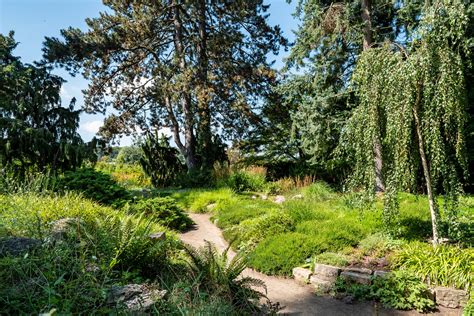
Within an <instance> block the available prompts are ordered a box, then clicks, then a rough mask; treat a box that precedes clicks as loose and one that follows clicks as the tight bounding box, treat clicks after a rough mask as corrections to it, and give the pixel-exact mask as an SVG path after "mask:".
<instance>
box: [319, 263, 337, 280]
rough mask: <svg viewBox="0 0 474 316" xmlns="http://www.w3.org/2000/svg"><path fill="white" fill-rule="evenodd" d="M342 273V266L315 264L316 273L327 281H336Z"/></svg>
mask: <svg viewBox="0 0 474 316" xmlns="http://www.w3.org/2000/svg"><path fill="white" fill-rule="evenodd" d="M340 273H341V268H338V267H335V266H330V265H327V264H319V263H318V264H316V265H315V266H314V274H315V275H316V276H318V278H320V279H323V280H326V281H335V280H336V278H337V277H338V276H339V274H340Z"/></svg>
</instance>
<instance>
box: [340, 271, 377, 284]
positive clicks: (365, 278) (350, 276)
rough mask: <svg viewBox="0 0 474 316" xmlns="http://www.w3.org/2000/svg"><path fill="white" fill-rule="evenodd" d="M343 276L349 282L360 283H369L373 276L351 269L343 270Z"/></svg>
mask: <svg viewBox="0 0 474 316" xmlns="http://www.w3.org/2000/svg"><path fill="white" fill-rule="evenodd" d="M341 277H342V278H343V279H344V280H346V281H349V282H354V283H359V284H366V285H369V284H370V283H371V281H372V280H371V279H372V276H371V275H370V274H366V273H357V272H350V271H343V272H341Z"/></svg>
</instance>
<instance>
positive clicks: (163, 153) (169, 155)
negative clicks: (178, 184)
mask: <svg viewBox="0 0 474 316" xmlns="http://www.w3.org/2000/svg"><path fill="white" fill-rule="evenodd" d="M141 150H142V157H141V158H140V160H139V161H140V165H141V166H142V168H143V170H144V171H145V173H146V174H147V175H148V176H149V177H150V178H151V183H152V184H153V185H154V186H155V187H157V188H159V187H165V186H170V185H173V184H175V180H176V179H177V177H178V175H179V174H180V173H182V172H183V171H184V169H185V168H184V166H183V163H182V162H181V161H180V159H179V156H178V154H179V153H178V150H176V148H174V147H171V146H170V144H169V140H168V138H166V136H164V135H162V137H158V136H157V135H152V134H149V135H147V136H146V137H145V139H144V141H143V143H142V144H141Z"/></svg>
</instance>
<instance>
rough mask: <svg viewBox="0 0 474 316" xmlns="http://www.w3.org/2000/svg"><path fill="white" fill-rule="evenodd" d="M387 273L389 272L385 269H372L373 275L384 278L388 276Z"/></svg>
mask: <svg viewBox="0 0 474 316" xmlns="http://www.w3.org/2000/svg"><path fill="white" fill-rule="evenodd" d="M389 273H390V272H387V271H380V270H376V271H374V277H376V278H382V279H385V278H387V277H388V275H389Z"/></svg>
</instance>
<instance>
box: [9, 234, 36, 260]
mask: <svg viewBox="0 0 474 316" xmlns="http://www.w3.org/2000/svg"><path fill="white" fill-rule="evenodd" d="M39 245H41V241H40V240H38V239H34V238H25V237H8V238H2V239H0V257H4V256H7V255H12V256H19V255H22V254H24V253H26V252H28V251H29V250H31V249H34V248H35V247H38V246H39Z"/></svg>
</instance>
